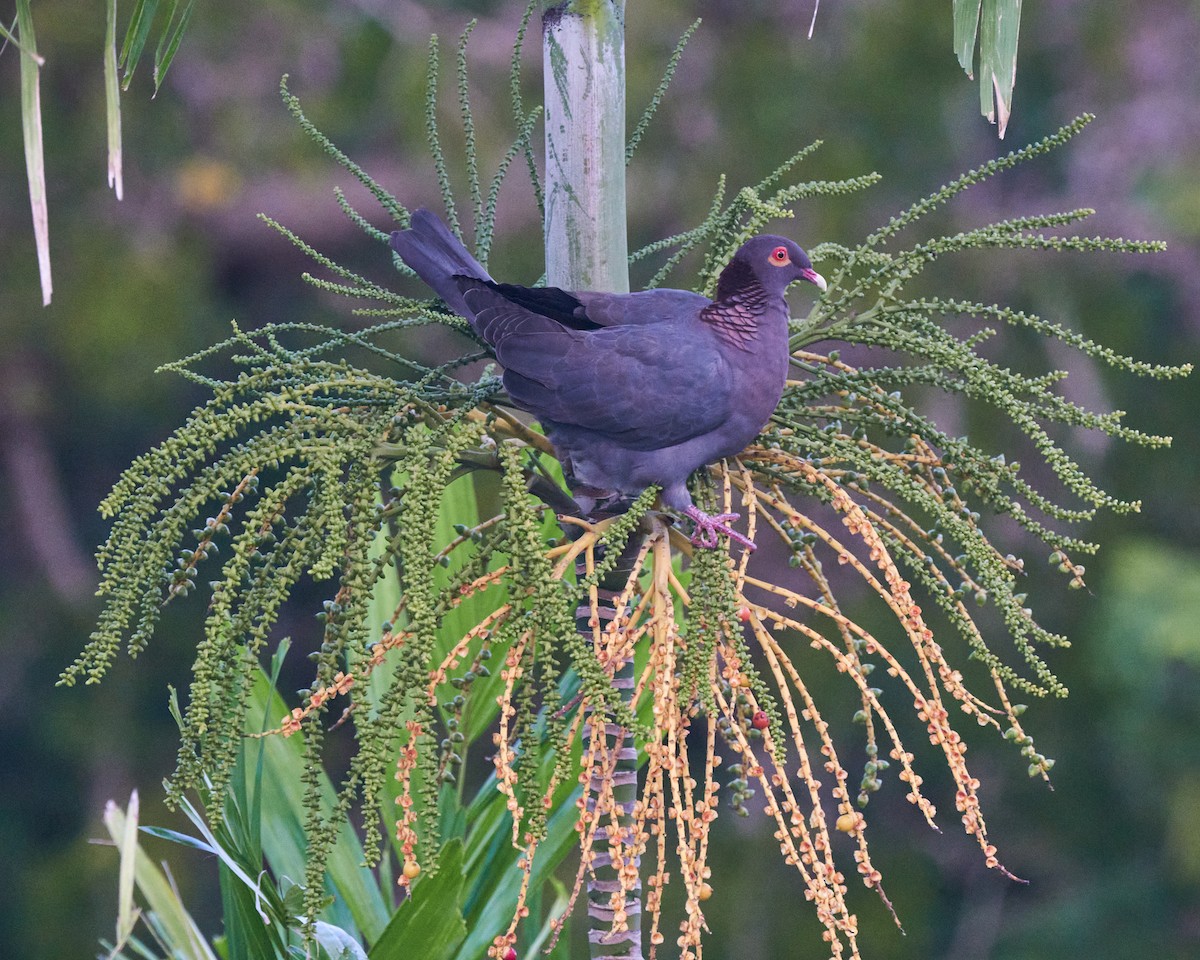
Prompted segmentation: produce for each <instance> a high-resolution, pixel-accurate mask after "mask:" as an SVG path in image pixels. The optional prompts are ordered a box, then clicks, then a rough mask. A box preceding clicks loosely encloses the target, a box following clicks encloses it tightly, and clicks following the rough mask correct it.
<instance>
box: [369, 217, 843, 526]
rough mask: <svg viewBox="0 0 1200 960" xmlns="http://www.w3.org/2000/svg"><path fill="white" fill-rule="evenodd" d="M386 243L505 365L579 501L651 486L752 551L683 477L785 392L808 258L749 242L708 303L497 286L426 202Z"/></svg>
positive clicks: (789, 246)
mask: <svg viewBox="0 0 1200 960" xmlns="http://www.w3.org/2000/svg"><path fill="white" fill-rule="evenodd" d="M392 247H393V248H394V249H395V250H396V252H397V253H398V254H399V255H400V257H401V259H402V260H404V262H405V263H407V264H408V265H409V266H410V267H412V269H413V270H415V271H416V273H417V275H418V276H419V277H420V278H421V279H422V280H424V281H425V282H426V283H427V284H428V285H429V286H430V287H432V288H433V290H434V291H435V292H436V293H437V295H438V296H439V297H441V298H442V300H444V301H445V302H446V305H447V306H449V307H450V309H451V310H453V311H454V312H455V313H458V314H460V315H462V316H463V317H465V318H466V319H467V320H468V321H469V322H470V324H471V326H472V328H473V329H474V330H475V332H476V333H478V334H479V336H480V338H481V339H482V340H483V341H484V342H485V343H487V344H488V346H490V347H491V348H492V350H493V351H494V353H495V354H496V359H497V360H499V361H500V363H501V364H502V365H503V366H504V386H505V389H506V390H507V391H508V394H509V396H510V397H511V398H512V401H513V403H514V404H515V405H516V406H518V407H520V408H521V409H523V410H527V411H528V412H529V413H531V414H533V415H534V416H535V417H537V418H538V420H539V421H540V422H541V424H542V426H543V427H544V428H545V430H546V435H547V437H548V438H549V440H550V442H551V443H552V444H553V445H554V449H555V451H556V452H557V453H558V455H559V458H560V459H561V460H562V463H563V467H564V470H565V472H566V474H567V478H568V482H569V483H570V484H571V488H572V492H573V494H574V495H575V499H576V501H577V502H578V503H579V504H580V506H581V508H582V509H583V510H584V511H585V512H591V511H592V510H593V509H594V508H595V506H596V504H598V503H603V502H606V501H612V500H617V499H624V498H629V497H634V496H636V495H637V494H639V493H640V492H641V491H642V490H644V489H645V488H646V487H647V486H649V485H651V484H658V485H659V486H661V487H662V502H663V503H664V504H665V505H666V506H667V507H669V508H671V509H673V510H676V511H679V512H680V513H682V514H684V515H686V516H689V517H691V518H692V519H693V520H694V521H695V522H696V533H695V535H694V537H693V542H695V543H698V544H700V545H702V546H706V547H711V546H715V545H716V543H717V539H716V535H717V534H718V533H724V534H727V535H729V536H731V537H733V538H734V539H736V540H738V541H739V542H741V543H744V544H746V545H747V546H749V547H750V548H751V549H753V544H751V543H750V541H749V540H747V539H746V538H745V537H744V536H742V535H741V534H739V533H737V532H736V531H734V530H732V529H731V528H730V527H729V525H728V522H729V521H730V520H733V519H736V514H721V515H719V516H710V515H709V514H706V513H704V512H703V511H701V510H699V509H698V508H697V507H696V506H695V505H694V504H693V503H692V499H691V496H690V495H689V494H688V491H687V479H688V476H689V475H690V474H691V473H692V472H693V471H694V470H697V469H699V468H700V467H702V466H704V465H705V464H708V463H713V462H714V461H717V460H720V459H722V458H724V457H730V456H733V455H735V454H737V453H739V452H740V451H741V450H742V449H743V448H744V447H745V446H746V445H747V444H749V443H750V442H751V441H753V439H754V438H755V437H756V436H757V435H758V433H759V431H760V430H761V429H762V428H763V426H764V425H765V424H766V422H767V420H768V419H769V418H770V416H771V414H772V413H773V412H774V410H775V406H776V405H777V404H778V403H779V398H780V396H781V395H782V393H783V387H784V382H785V380H786V378H787V369H788V344H787V339H788V330H787V320H788V308H787V303H786V302H785V301H784V298H783V294H784V291H785V290H786V289H787V287H788V286H789V284H791V283H792V282H793V281H795V280H807V281H809V282H811V283H814V284H816V285H817V286H819V287H820V288H821V289H822V290H823V289H825V281H824V280H823V279H822V278H821V276H820V275H819V274H817V273H816V272H815V271H814V270H813V268H812V264H811V263H810V262H809V259H808V256H807V255H806V254H805V253H804V251H803V250H801V249H800V247H798V246H797V245H796V244H795V243H793V242H792V241H791V240H788V239H786V238H784V237H778V236H773V235H763V236H758V237H754V238H753V239H751V240H749V241H747V242H746V243H745V244H743V245H742V247H741V248H740V249H739V250H738V252H737V253H736V254H735V255H734V257H733V259H732V260H731V261H730V263H729V265H728V266H726V267H725V269H724V271H723V272H722V273H721V276H720V279H719V280H718V282H717V295H716V299H715V300H709V299H708V298H707V297H703V296H701V295H699V294H696V293H689V292H687V291H685V290H646V291H643V292H641V293H628V294H610V293H586V292H569V291H564V290H559V289H557V288H555V287H522V286H517V285H513V284H505V283H497V282H495V281H494V280H493V279H492V278H491V277H490V276H488V274H487V271H486V270H484V269H483V267H482V266H481V265H480V264H479V262H478V261H477V260H475V258H474V257H472V256H471V255H470V254H469V253H468V252H467V250H466V248H465V247H463V245H462V243H460V242H459V240H458V238H457V237H455V236H454V234H452V233H451V232H450V230H449V229H448V228H447V227H446V225H445V224H444V223H443V222H442V221H441V220H439V219H438V218H437V217H436V216H435V215H434V214H432V213H430V212H429V211H428V210H417V211H415V212H414V213H413V215H412V225H411V227H410V229H408V230H403V231H398V232H396V233H393V234H392Z"/></svg>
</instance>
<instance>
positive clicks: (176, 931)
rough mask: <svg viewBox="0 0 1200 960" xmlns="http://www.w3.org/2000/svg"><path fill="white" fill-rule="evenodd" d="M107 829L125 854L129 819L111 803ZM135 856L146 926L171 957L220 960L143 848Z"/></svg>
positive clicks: (105, 816)
mask: <svg viewBox="0 0 1200 960" xmlns="http://www.w3.org/2000/svg"><path fill="white" fill-rule="evenodd" d="M104 826H105V828H106V829H107V830H108V834H109V836H110V837H112V839H113V841H114V842H115V843H117V845H118V848H119V849H121V851H122V853H123V854H124V853H125V851H126V847H125V846H123V843H122V841H123V838H124V837H125V835H126V827H127V817H126V814H125V812H124V811H122V810H121V809H120V808H119V807H118V806H117V805H116V804H115V803H113V802H112V801H109V803H108V805H107V806H106V807H105V810H104ZM144 830H145V828H143V831H144ZM134 855H135V864H134V880H135V882H136V884H137V888H138V891H139V892H140V893H141V895H142V897H143V899H144V900H145V902H146V905H147V907H148V908H149V913H148V914H147V922H149V923H150V924H151V926H152V927H153V928H154V930H155V932H156V933H157V935H158V936H159V938H160V939H161V940H162V941H163V943H164V944H165V945H166V946H167V947H168V948H169V950H170V956H171V957H174V958H178V960H217V956H216V954H215V953H213V951H212V949H211V948H210V947H209V946H208V944H207V942H205V939H204V936H203V935H202V934H201V933H200V930H199V928H198V927H197V926H196V921H195V920H193V919H192V917H191V914H189V913H188V911H187V909H186V908H185V907H184V905H183V903H182V901H180V899H179V895H178V893H177V891H176V889H175V885H174V884H173V883H172V882H171V881H170V880H168V879H167V877H166V875H165V874H164V873H163V871H162V869H161V868H160V867H159V866H158V865H157V864H156V863H155V862H154V861H153V860H151V859H150V857H149V856H148V855H147V854H146V851H145V850H143V849H142V847H141V845H140V844H138V845H137V847H136V851H135V854H134Z"/></svg>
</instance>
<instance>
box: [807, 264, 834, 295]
mask: <svg viewBox="0 0 1200 960" xmlns="http://www.w3.org/2000/svg"><path fill="white" fill-rule="evenodd" d="M800 277H801V279H803V280H807V281H808V282H809V283H811V284H813V285H814V286H816V288H817V289H818V290H820V291H821V292H822V293H824V292H825V291H826V290H828V289H829V284H827V283H826V282H825V278H824V277H823V276H821V275H820V274H819V273H817V271H816V270H814V269H813V268H812V267H809V268H808V269H807V270H801V271H800Z"/></svg>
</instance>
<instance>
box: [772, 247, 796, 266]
mask: <svg viewBox="0 0 1200 960" xmlns="http://www.w3.org/2000/svg"><path fill="white" fill-rule="evenodd" d="M771 262H772V263H773V264H775V266H777V267H782V266H783V265H784V264H788V263H791V262H792V258H791V257H789V256H788V251H787V247H776V248H775V249H774V250H772V251H771Z"/></svg>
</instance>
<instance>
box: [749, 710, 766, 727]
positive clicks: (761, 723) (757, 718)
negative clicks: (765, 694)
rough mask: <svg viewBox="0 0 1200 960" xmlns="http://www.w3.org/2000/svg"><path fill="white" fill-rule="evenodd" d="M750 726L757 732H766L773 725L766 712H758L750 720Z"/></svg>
mask: <svg viewBox="0 0 1200 960" xmlns="http://www.w3.org/2000/svg"><path fill="white" fill-rule="evenodd" d="M750 725H751V726H753V727H754V729H755V730H766V729H767V727H769V726H770V725H771V718H770V717H768V716H767V711H766V710H756V711H755V712H754V716H753V717H751V718H750Z"/></svg>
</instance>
